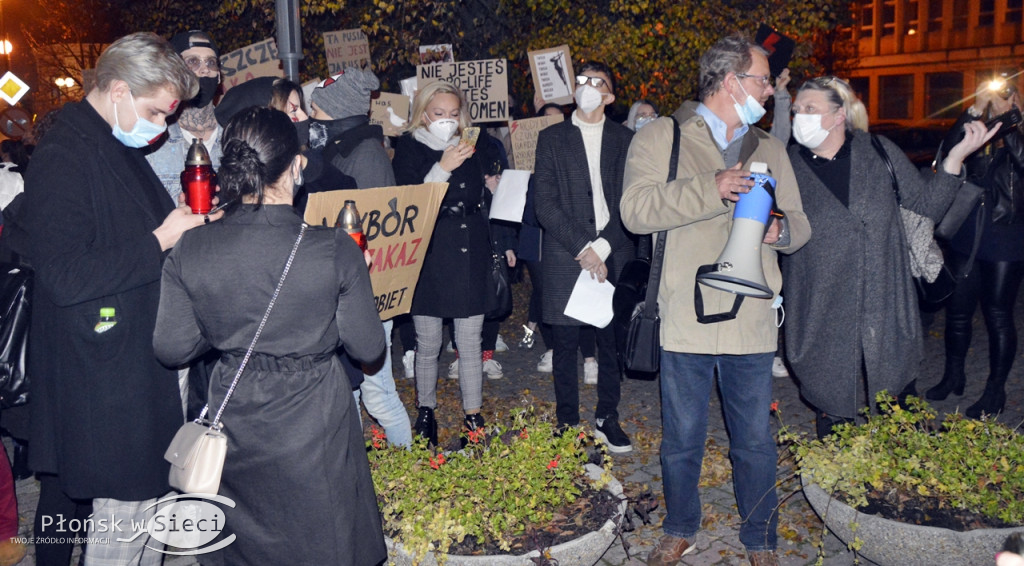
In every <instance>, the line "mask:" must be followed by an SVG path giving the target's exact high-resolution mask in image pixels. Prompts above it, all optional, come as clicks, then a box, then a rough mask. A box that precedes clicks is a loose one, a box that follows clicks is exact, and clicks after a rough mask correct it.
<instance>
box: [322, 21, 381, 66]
mask: <svg viewBox="0 0 1024 566" xmlns="http://www.w3.org/2000/svg"><path fill="white" fill-rule="evenodd" d="M324 50H325V51H326V52H327V74H329V75H336V74H338V73H340V72H342V71H343V70H345V68H346V67H356V68H357V69H362V68H364V67H366V66H368V65H369V64H370V42H369V41H368V40H367V39H366V34H365V33H363V30H361V29H344V30H341V31H328V32H324Z"/></svg>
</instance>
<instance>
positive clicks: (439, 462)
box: [430, 454, 445, 470]
mask: <svg viewBox="0 0 1024 566" xmlns="http://www.w3.org/2000/svg"><path fill="white" fill-rule="evenodd" d="M444 461H445V460H444V454H438V455H437V458H435V457H433V456H431V457H430V467H431V468H434V469H435V470H438V469H440V468H441V466H443V465H444Z"/></svg>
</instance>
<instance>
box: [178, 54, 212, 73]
mask: <svg viewBox="0 0 1024 566" xmlns="http://www.w3.org/2000/svg"><path fill="white" fill-rule="evenodd" d="M185 65H186V66H187V67H188V70H190V71H192V72H193V73H198V72H199V71H202V70H203V69H204V68H205V69H206V70H207V71H217V70H219V69H220V60H219V59H217V58H216V57H185Z"/></svg>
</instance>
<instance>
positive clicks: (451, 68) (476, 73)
mask: <svg viewBox="0 0 1024 566" xmlns="http://www.w3.org/2000/svg"><path fill="white" fill-rule="evenodd" d="M416 77H417V81H416V88H417V89H419V90H422V89H423V87H425V86H427V85H428V84H430V83H433V82H437V81H445V82H448V83H452V84H453V85H455V86H457V87H459V88H460V89H461V90H462V93H463V94H464V95H465V97H466V103H467V104H469V117H470V120H471V121H473V122H497V121H503V120H508V61H506V60H505V59H484V60H480V61H459V62H456V63H434V64H431V65H419V66H417V67H416Z"/></svg>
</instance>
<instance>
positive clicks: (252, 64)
mask: <svg viewBox="0 0 1024 566" xmlns="http://www.w3.org/2000/svg"><path fill="white" fill-rule="evenodd" d="M220 76H221V83H222V84H223V88H224V92H227V91H228V90H230V89H231V87H234V86H238V85H240V84H242V83H244V82H246V81H249V80H252V79H255V78H256V77H283V76H284V70H283V69H282V68H281V61H280V60H278V58H277V42H276V41H274V39H273V38H271V39H264V40H263V41H261V42H259V43H253V44H252V45H248V46H246V47H243V48H241V49H236V50H234V51H232V52H231V53H228V54H226V55H221V56H220Z"/></svg>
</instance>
